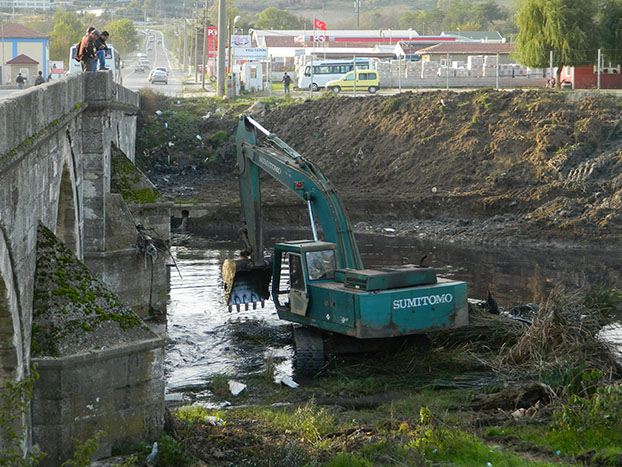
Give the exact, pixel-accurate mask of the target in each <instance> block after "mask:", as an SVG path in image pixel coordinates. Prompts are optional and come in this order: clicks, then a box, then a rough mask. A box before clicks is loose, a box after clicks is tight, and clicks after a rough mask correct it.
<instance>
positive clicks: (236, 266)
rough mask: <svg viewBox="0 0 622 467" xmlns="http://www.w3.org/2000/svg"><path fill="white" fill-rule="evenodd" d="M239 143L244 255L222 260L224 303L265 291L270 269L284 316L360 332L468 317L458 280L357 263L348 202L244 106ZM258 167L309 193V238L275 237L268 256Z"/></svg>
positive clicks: (417, 328) (259, 297) (400, 332)
mask: <svg viewBox="0 0 622 467" xmlns="http://www.w3.org/2000/svg"><path fill="white" fill-rule="evenodd" d="M258 132H259V133H261V134H262V135H263V137H262V138H261V139H262V140H261V142H258V140H257V136H258ZM236 143H237V163H238V168H239V171H240V197H241V209H242V217H243V220H244V226H243V228H242V237H243V238H244V240H245V244H246V251H245V253H246V254H247V257H246V258H244V259H240V260H231V261H229V262H228V264H225V265H224V266H223V277H225V288H226V291H227V300H228V304H229V306H230V307H231V306H233V305H236V306H238V307H239V306H240V305H245V306H248V304H249V303H252V304H253V305H256V302H258V301H263V300H265V299H266V298H267V297H268V295H269V292H268V289H269V287H270V285H269V284H270V279H271V282H272V286H271V295H272V300H273V301H274V304H275V307H276V309H277V313H278V314H279V317H280V318H282V319H285V320H288V321H292V322H295V323H299V324H302V325H305V326H308V327H312V328H317V329H320V330H323V331H330V332H331V333H334V334H340V335H342V336H351V337H352V338H356V339H359V340H360V339H365V340H369V339H383V338H393V337H397V336H409V335H412V334H418V333H427V332H429V331H434V330H441V329H449V328H455V327H460V326H463V325H465V324H467V323H468V306H467V294H466V284H465V283H464V282H460V281H453V280H449V279H446V278H441V277H437V276H436V272H435V270H434V269H432V268H428V267H423V266H421V265H419V266H415V265H403V266H398V267H383V268H377V269H368V268H365V267H364V266H363V262H362V260H361V256H360V253H359V250H358V247H357V244H356V240H355V238H354V234H353V232H352V228H351V224H350V221H349V219H348V216H347V214H346V212H345V209H344V207H343V205H342V203H341V201H340V200H339V197H338V196H337V193H336V192H335V190H334V189H333V187H332V185H331V184H330V182H329V181H328V179H327V178H326V177H325V176H324V174H323V173H322V172H321V170H320V169H319V168H318V167H317V166H316V165H315V164H313V162H311V161H309V160H307V159H305V158H304V157H302V156H301V155H300V154H298V153H297V152H296V151H295V150H294V149H292V148H291V147H289V146H288V145H287V144H286V143H284V142H283V141H281V139H279V138H278V137H277V136H276V135H274V134H273V133H270V132H269V131H268V130H266V129H265V128H263V127H262V126H261V125H260V124H259V123H257V122H256V121H254V120H253V119H252V118H250V117H247V116H242V117H240V120H239V122H238V129H237V137H236ZM261 171H263V172H265V173H266V174H268V175H270V176H271V177H272V178H274V179H275V180H277V181H278V182H279V183H281V184H282V185H283V186H284V187H286V188H287V189H288V190H290V191H291V192H292V193H294V194H295V195H297V196H298V197H299V198H300V199H301V200H303V201H304V202H306V204H307V207H308V210H309V218H310V222H311V229H312V231H313V239H312V240H298V241H290V242H282V243H277V244H276V245H274V252H273V254H272V256H271V257H270V258H266V257H264V251H263V231H262V221H261V190H260V179H259V174H260V172H261ZM316 224H317V225H316ZM318 225H319V226H320V227H321V232H320V233H318V232H319V230H320V229H318V228H317V227H318ZM320 234H321V235H322V236H323V238H318V237H319V236H320Z"/></svg>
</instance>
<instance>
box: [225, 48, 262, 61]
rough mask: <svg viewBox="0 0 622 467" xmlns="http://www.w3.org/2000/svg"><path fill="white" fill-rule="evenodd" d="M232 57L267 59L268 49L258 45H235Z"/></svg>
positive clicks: (239, 58) (238, 58)
mask: <svg viewBox="0 0 622 467" xmlns="http://www.w3.org/2000/svg"><path fill="white" fill-rule="evenodd" d="M233 57H234V58H236V59H237V60H268V49H266V48H259V47H254V48H253V47H235V48H234V49H233Z"/></svg>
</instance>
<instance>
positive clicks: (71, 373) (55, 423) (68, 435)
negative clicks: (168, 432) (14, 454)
mask: <svg viewBox="0 0 622 467" xmlns="http://www.w3.org/2000/svg"><path fill="white" fill-rule="evenodd" d="M33 363H36V364H37V366H38V371H39V375H40V379H39V381H38V383H37V388H38V389H37V390H36V393H35V398H34V399H33V405H32V414H33V415H32V424H33V426H34V429H33V439H34V441H35V442H37V443H39V445H40V447H41V449H42V451H43V452H45V453H46V457H45V458H44V460H43V462H42V465H45V466H48V465H49V466H56V465H60V464H61V463H62V462H63V461H64V460H65V459H67V458H69V457H70V456H71V455H72V453H73V450H74V449H75V443H76V442H79V443H83V442H84V441H85V440H86V439H89V438H93V437H94V436H95V434H96V433H97V432H98V431H103V432H104V433H105V435H104V437H103V438H102V439H101V440H100V447H99V450H98V451H97V453H96V455H95V456H94V457H96V458H101V457H108V456H110V455H111V453H112V452H113V450H116V449H124V448H125V449H126V450H127V448H128V447H132V448H133V447H135V446H136V444H138V443H139V442H141V441H145V442H146V441H153V440H154V439H157V438H158V436H159V433H160V431H161V430H162V426H163V425H164V398H163V394H164V378H162V375H163V373H164V347H163V342H162V341H161V340H160V339H154V340H148V341H143V342H137V343H135V344H132V345H128V346H125V347H119V348H115V349H110V350H105V351H102V352H96V353H93V354H81V355H75V356H71V357H66V358H60V359H33Z"/></svg>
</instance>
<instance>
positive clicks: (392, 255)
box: [166, 232, 622, 393]
mask: <svg viewBox="0 0 622 467" xmlns="http://www.w3.org/2000/svg"><path fill="white" fill-rule="evenodd" d="M285 238H287V239H288V240H294V239H301V238H309V235H308V234H306V233H304V232H302V233H300V232H298V233H295V234H291V233H290V234H283V235H277V236H276V237H275V238H273V239H271V241H270V242H267V243H268V244H271V242H273V241H279V240H282V239H285ZM358 239H359V247H360V249H361V254H362V256H363V260H364V263H365V265H366V266H367V267H373V266H381V265H396V264H402V263H407V262H410V263H419V260H420V258H421V257H422V256H424V255H427V258H426V260H425V262H424V263H425V264H427V265H430V266H434V267H436V268H437V269H438V270H439V272H440V273H441V274H442V275H444V276H448V277H452V278H455V279H459V280H464V281H466V282H467V284H468V291H469V297H474V298H483V297H485V296H486V294H487V291H488V290H490V291H491V292H492V293H493V295H494V296H495V298H496V299H497V300H498V301H499V303H500V304H501V305H506V306H507V305H513V304H518V303H525V302H536V303H538V302H540V301H541V300H542V299H543V298H545V297H546V295H547V294H548V292H549V291H550V289H551V288H552V287H553V286H555V285H556V284H558V283H559V284H563V285H566V286H568V287H581V286H589V285H592V284H596V283H605V284H608V285H610V286H613V285H618V286H619V285H620V277H622V261H621V258H620V255H619V254H613V253H612V252H595V251H577V250H572V251H560V250H553V251H552V250H536V249H517V248H512V249H503V250H501V249H488V248H461V247H458V246H455V245H439V244H433V243H429V242H424V241H421V240H420V239H411V238H403V237H383V236H372V235H359V236H358ZM236 247H237V245H236V244H234V243H231V242H219V241H217V240H211V241H207V243H206V245H205V246H204V247H202V248H185V247H176V248H175V249H174V254H175V257H176V260H177V264H178V267H179V270H180V272H181V276H180V275H179V274H177V272H176V271H175V268H173V269H172V270H171V288H170V298H169V304H168V333H169V337H170V339H171V344H170V345H169V346H168V347H167V357H166V373H167V388H168V391H169V392H173V391H179V390H182V389H184V388H187V389H188V390H191V391H192V392H194V393H198V392H199V393H200V392H201V390H202V389H204V388H205V385H206V382H207V381H209V379H210V378H211V377H212V376H214V375H215V374H219V373H226V374H228V375H231V376H233V377H235V376H241V375H246V374H249V373H257V372H261V371H263V368H264V365H265V362H266V360H267V359H268V357H269V356H270V355H272V356H274V357H276V359H277V361H278V367H277V372H280V373H285V374H289V375H291V373H292V368H291V357H292V348H291V346H290V345H287V344H280V345H279V344H278V342H277V341H278V339H274V338H273V337H274V336H272V337H271V338H270V339H262V338H259V337H257V338H250V339H249V338H246V339H240V338H239V333H240V329H242V330H243V332H244V333H245V334H246V335H249V331H250V330H254V331H253V332H255V331H257V332H259V333H261V332H269V330H271V329H277V330H278V329H281V330H282V329H283V328H284V327H286V326H287V324H286V323H284V322H282V321H280V320H279V319H278V317H277V315H276V310H275V308H274V305H273V304H272V302H271V301H267V302H266V308H265V309H263V310H261V309H258V310H256V311H253V310H252V309H251V310H249V311H241V312H235V311H234V312H232V313H229V312H228V311H227V307H226V306H225V305H224V289H223V284H222V280H221V276H220V267H221V264H222V262H223V261H224V260H225V259H227V258H233V257H235V255H236V253H237V251H238V250H237V248H236ZM250 334H252V333H250Z"/></svg>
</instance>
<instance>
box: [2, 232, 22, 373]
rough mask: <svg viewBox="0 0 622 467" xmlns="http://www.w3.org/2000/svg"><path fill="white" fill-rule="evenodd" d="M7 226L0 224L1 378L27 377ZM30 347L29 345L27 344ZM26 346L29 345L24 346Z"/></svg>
mask: <svg viewBox="0 0 622 467" xmlns="http://www.w3.org/2000/svg"><path fill="white" fill-rule="evenodd" d="M11 251H12V250H11V248H10V245H9V242H8V236H7V235H6V230H5V228H4V226H2V225H0V379H2V380H11V379H21V378H22V377H23V376H24V365H23V364H22V362H23V360H24V349H22V347H21V345H20V343H22V342H23V336H22V326H21V319H20V317H21V313H20V306H19V298H18V293H17V284H16V281H15V269H14V267H13V264H14V262H13V258H12V255H11ZM28 344H29V343H28ZM24 345H26V344H24Z"/></svg>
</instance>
